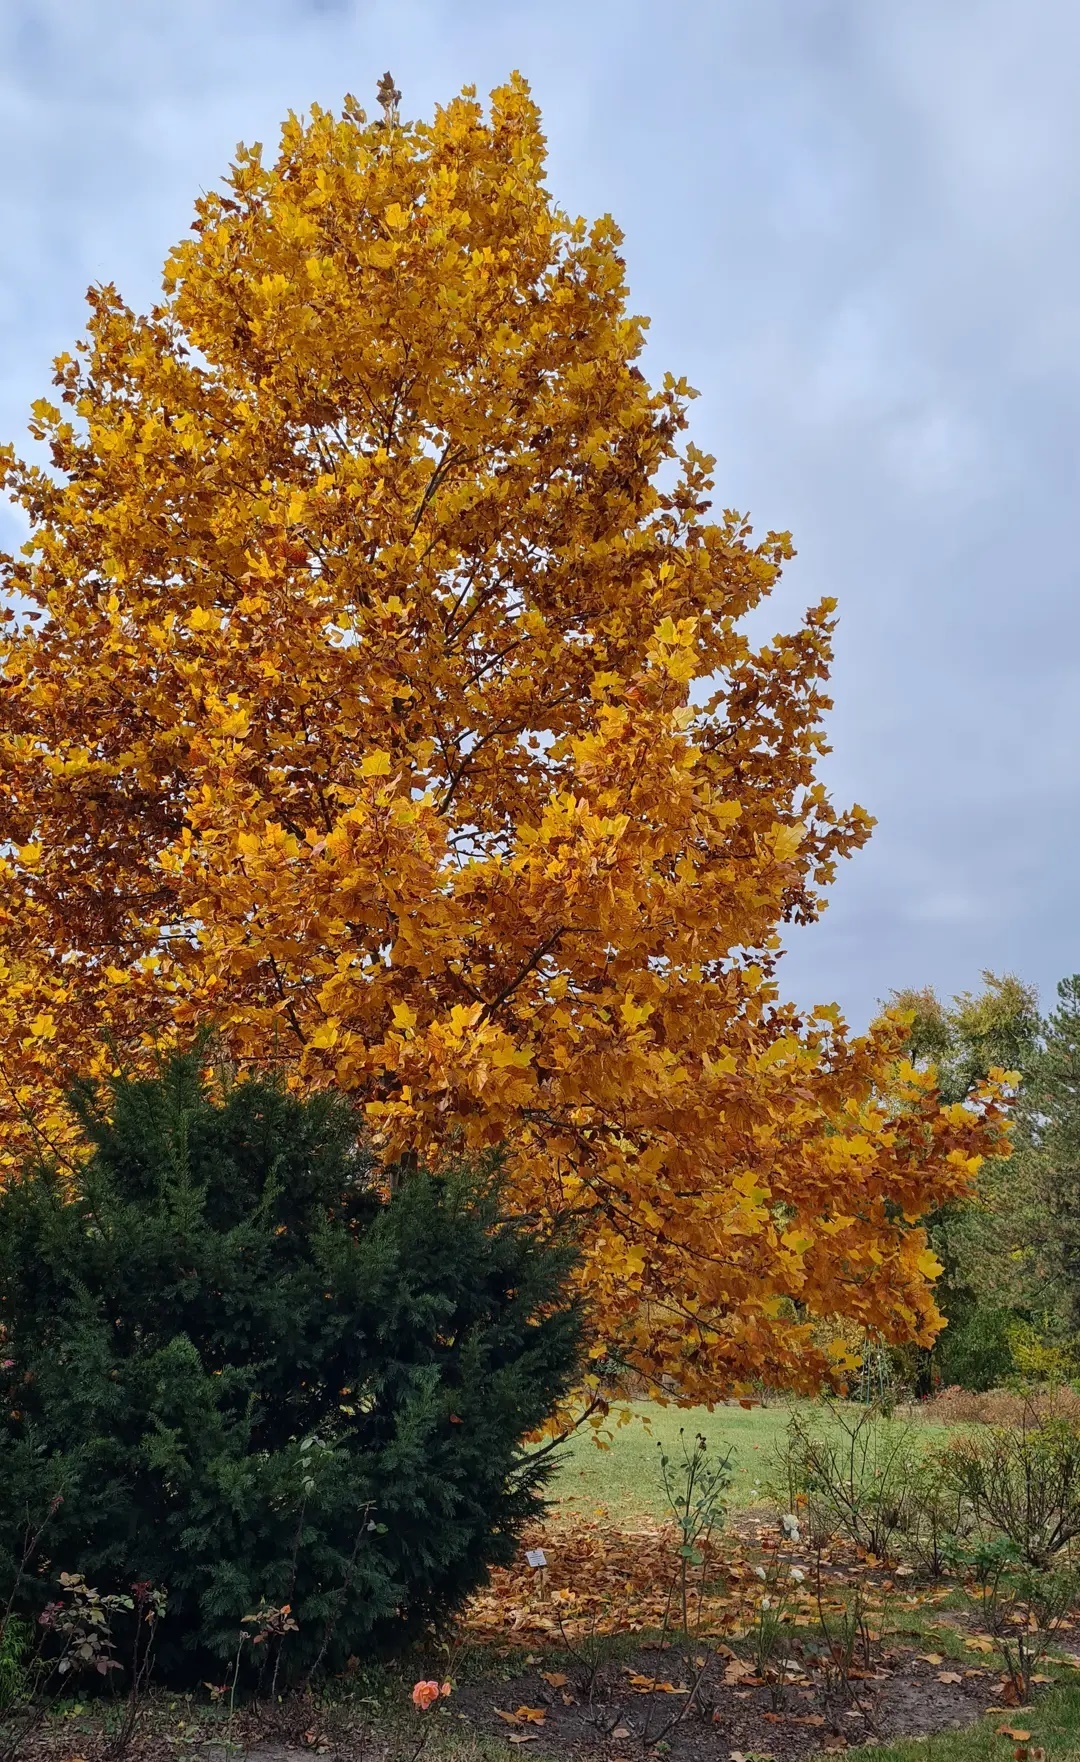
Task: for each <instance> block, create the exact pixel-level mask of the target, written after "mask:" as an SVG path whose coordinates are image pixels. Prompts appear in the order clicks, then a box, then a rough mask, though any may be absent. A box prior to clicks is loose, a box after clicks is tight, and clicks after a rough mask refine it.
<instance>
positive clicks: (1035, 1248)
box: [1014, 973, 1080, 1367]
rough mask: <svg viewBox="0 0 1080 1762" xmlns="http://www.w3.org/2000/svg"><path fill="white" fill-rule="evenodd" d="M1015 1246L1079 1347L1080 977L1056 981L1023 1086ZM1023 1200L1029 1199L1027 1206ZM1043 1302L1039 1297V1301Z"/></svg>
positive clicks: (1068, 1337) (1074, 1351)
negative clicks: (1021, 1207) (1053, 1001)
mask: <svg viewBox="0 0 1080 1762" xmlns="http://www.w3.org/2000/svg"><path fill="white" fill-rule="evenodd" d="M1020 1135H1021V1144H1022V1152H1021V1160H1022V1163H1023V1168H1024V1176H1025V1180H1024V1186H1023V1188H1022V1189H1021V1194H1022V1195H1023V1196H1024V1197H1025V1198H1027V1203H1026V1205H1025V1213H1024V1216H1023V1219H1022V1223H1021V1229H1020V1230H1016V1231H1014V1235H1015V1236H1017V1237H1018V1238H1019V1239H1020V1240H1019V1242H1018V1246H1019V1248H1020V1249H1021V1251H1022V1258H1023V1262H1024V1271H1025V1274H1026V1277H1027V1279H1028V1281H1029V1285H1032V1286H1034V1289H1035V1290H1036V1292H1037V1293H1038V1294H1039V1295H1040V1296H1044V1303H1043V1307H1044V1308H1047V1309H1049V1310H1050V1311H1051V1312H1052V1314H1053V1315H1054V1317H1055V1319H1056V1321H1057V1323H1058V1328H1059V1331H1060V1332H1061V1333H1062V1334H1063V1336H1064V1337H1065V1339H1066V1341H1067V1342H1068V1346H1069V1350H1070V1352H1071V1354H1072V1357H1073V1361H1074V1367H1075V1362H1076V1356H1077V1343H1078V1341H1080V973H1074V974H1073V975H1072V976H1071V977H1070V978H1068V979H1062V980H1061V982H1060V983H1059V985H1058V988H1057V1008H1056V1009H1055V1010H1053V1011H1052V1012H1051V1014H1050V1015H1049V1016H1048V1017H1047V1018H1046V1019H1045V1021H1044V1022H1043V1023H1042V1029H1041V1034H1040V1041H1039V1046H1038V1049H1037V1052H1036V1056H1035V1058H1034V1060H1033V1062H1032V1066H1031V1071H1030V1075H1029V1078H1028V1080H1027V1082H1026V1083H1025V1085H1024V1092H1023V1107H1022V1111H1021V1120H1020ZM1027 1196H1030V1197H1029V1198H1028V1197H1027ZM1044 1294H1045V1295H1044Z"/></svg>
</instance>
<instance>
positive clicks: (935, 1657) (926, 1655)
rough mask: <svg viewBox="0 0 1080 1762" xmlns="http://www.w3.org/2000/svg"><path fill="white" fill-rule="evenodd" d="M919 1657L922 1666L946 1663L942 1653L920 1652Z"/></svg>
mask: <svg viewBox="0 0 1080 1762" xmlns="http://www.w3.org/2000/svg"><path fill="white" fill-rule="evenodd" d="M918 1656H919V1663H920V1664H944V1662H945V1660H944V1658H943V1657H942V1655H941V1653H940V1652H920V1653H919V1655H918Z"/></svg>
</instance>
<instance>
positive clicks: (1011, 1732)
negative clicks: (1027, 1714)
mask: <svg viewBox="0 0 1080 1762" xmlns="http://www.w3.org/2000/svg"><path fill="white" fill-rule="evenodd" d="M997 1734H998V1737H999V1738H1015V1739H1016V1741H1017V1743H1018V1744H1026V1743H1027V1741H1028V1738H1029V1737H1030V1736H1031V1733H1030V1732H1029V1731H1025V1730H1024V1728H1023V1726H1022V1725H999V1726H998V1728H997Z"/></svg>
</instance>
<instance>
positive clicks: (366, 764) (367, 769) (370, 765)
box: [360, 752, 390, 777]
mask: <svg viewBox="0 0 1080 1762" xmlns="http://www.w3.org/2000/svg"><path fill="white" fill-rule="evenodd" d="M389 774H390V754H389V753H385V752H373V753H368V754H367V756H366V757H365V759H364V760H363V763H362V764H361V766H360V775H361V777H388V776H389Z"/></svg>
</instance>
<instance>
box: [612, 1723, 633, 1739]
mask: <svg viewBox="0 0 1080 1762" xmlns="http://www.w3.org/2000/svg"><path fill="white" fill-rule="evenodd" d="M611 1735H612V1737H613V1738H628V1737H633V1735H634V1734H633V1732H632V1731H631V1730H630V1727H629V1726H628V1725H617V1726H616V1727H615V1730H614V1731H613V1732H612V1734H611Z"/></svg>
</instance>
